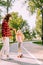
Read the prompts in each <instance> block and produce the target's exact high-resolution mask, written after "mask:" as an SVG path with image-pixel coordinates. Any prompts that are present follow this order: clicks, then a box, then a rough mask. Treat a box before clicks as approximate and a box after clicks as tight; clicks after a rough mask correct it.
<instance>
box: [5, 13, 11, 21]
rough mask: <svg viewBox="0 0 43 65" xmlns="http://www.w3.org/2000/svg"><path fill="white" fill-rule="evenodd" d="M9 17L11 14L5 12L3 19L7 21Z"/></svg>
mask: <svg viewBox="0 0 43 65" xmlns="http://www.w3.org/2000/svg"><path fill="white" fill-rule="evenodd" d="M10 17H11V14H7V15H6V16H5V18H4V20H6V21H7V22H8V21H9V18H10Z"/></svg>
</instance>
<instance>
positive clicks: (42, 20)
mask: <svg viewBox="0 0 43 65" xmlns="http://www.w3.org/2000/svg"><path fill="white" fill-rule="evenodd" d="M42 45H43V7H42Z"/></svg>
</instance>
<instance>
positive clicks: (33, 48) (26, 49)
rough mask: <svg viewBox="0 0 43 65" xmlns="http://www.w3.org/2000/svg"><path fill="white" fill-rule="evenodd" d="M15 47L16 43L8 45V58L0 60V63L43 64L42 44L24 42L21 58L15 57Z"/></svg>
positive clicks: (15, 64)
mask: <svg viewBox="0 0 43 65" xmlns="http://www.w3.org/2000/svg"><path fill="white" fill-rule="evenodd" d="M17 49H18V46H17V43H14V44H12V45H10V59H9V60H1V62H0V65H3V63H4V65H9V64H10V65H43V46H40V45H37V44H33V43H32V42H24V43H23V47H22V50H23V58H17ZM2 61H3V62H2Z"/></svg>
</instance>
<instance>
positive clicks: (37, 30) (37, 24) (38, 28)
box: [36, 9, 42, 37]
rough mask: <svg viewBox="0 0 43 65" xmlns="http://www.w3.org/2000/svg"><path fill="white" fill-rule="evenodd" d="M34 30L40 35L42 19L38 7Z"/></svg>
mask: <svg viewBox="0 0 43 65" xmlns="http://www.w3.org/2000/svg"><path fill="white" fill-rule="evenodd" d="M36 32H37V34H38V35H39V36H40V37H42V19H41V16H40V10H39V9H38V11H37V16H36Z"/></svg>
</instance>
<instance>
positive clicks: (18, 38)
mask: <svg viewBox="0 0 43 65" xmlns="http://www.w3.org/2000/svg"><path fill="white" fill-rule="evenodd" d="M23 40H24V35H23V33H22V32H21V30H20V29H19V30H17V32H16V41H17V42H18V56H17V57H19V58H21V57H22V42H23Z"/></svg>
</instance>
